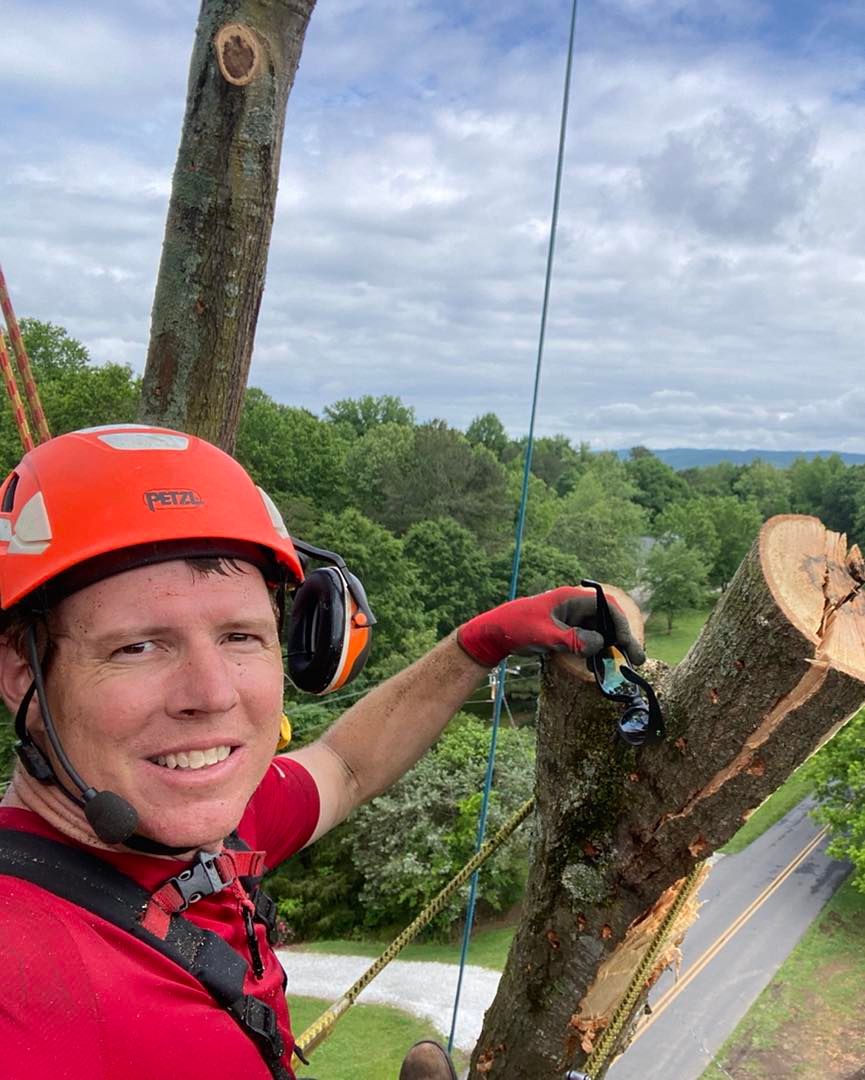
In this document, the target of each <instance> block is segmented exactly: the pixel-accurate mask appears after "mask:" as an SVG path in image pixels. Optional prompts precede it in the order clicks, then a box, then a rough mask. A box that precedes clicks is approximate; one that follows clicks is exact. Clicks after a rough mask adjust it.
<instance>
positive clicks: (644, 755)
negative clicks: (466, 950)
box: [470, 515, 865, 1080]
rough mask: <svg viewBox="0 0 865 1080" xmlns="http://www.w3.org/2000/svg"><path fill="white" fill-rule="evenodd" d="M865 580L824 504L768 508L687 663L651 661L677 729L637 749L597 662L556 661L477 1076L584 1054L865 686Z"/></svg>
mask: <svg viewBox="0 0 865 1080" xmlns="http://www.w3.org/2000/svg"><path fill="white" fill-rule="evenodd" d="M863 581H865V568H863V562H862V556H861V555H860V553H859V551H858V549H857V548H853V549H852V550H851V551H850V552H849V553H848V552H847V545H846V539H845V538H844V537H843V536H839V535H838V534H837V533H831V532H828V531H827V530H826V529H825V528H824V527H823V525H822V524H821V523H820V522H819V521H818V520H817V519H816V518H809V517H794V516H792V515H786V516H781V517H776V518H772V519H771V520H770V521H768V522H767V523H766V524H765V525H764V526H763V529H762V530H761V533H760V535H759V537H758V539H757V541H755V544H754V547H753V548H752V549H751V551H750V553H749V554H748V555H747V556H746V558H745V560H744V562H743V563H742V565H741V566H740V568H739V570H738V572H737V574H736V576H735V578H734V579H733V581H732V582H731V584H730V586H729V588H728V589H727V590H726V592H725V593H724V595H723V596H722V597H721V599H720V600H719V602H718V605H717V607H716V608H715V610H714V612H713V613H712V615H711V617H710V619H709V621H708V622H707V624H706V626H705V628H704V630H703V632H702V634H701V636H700V638H699V640H698V641H697V642H696V643H695V645H694V646H693V648H692V649H691V651H690V652H689V653H688V655H687V657H686V658H685V659H684V660H683V661H682V663H681V664H679V666H678V667H677V668H676V669H675V670H673V671H672V672H671V671H669V669H667V668H665V667H664V665H661V664H660V663H658V662H656V661H649V662H648V663H647V665H646V672H647V676H648V678H649V679H650V681H651V682H653V684H654V685H655V686H656V688H657V689H658V690H659V691H660V696H661V700H662V704H663V707H664V710H665V713H666V716H667V727H668V737H667V740H666V741H665V742H664V743H662V744H660V745H655V746H650V747H646V748H643V749H641V750H639V751H636V752H635V751H634V750H631V749H629V748H627V747H625V746H624V745H623V744H621V743H619V744H616V745H615V746H614V745H613V743H612V731H613V728H614V724H613V720H614V717H615V715H616V709H615V706H613V705H612V704H611V703H610V702H607V701H605V700H604V699H602V698H601V697H600V695H599V694H598V692H597V690H596V689H595V688H594V686H593V685H592V684H590V683H589V682H588V681H586V679H585V675H584V664H582V663H581V662H578V661H576V660H574V659H571V660H563V661H556V662H555V663H553V664H551V665H548V666H547V668H546V670H545V673H544V677H543V687H542V697H541V706H540V715H539V722H538V761H537V788H536V795H537V840H536V847H535V851H534V853H533V861H532V866H531V870H530V877H529V883H528V887H527V893H526V901H525V906H524V914H523V917H522V920H521V922H520V925H519V928H518V931H517V935H516V937H515V939H514V942H513V945H512V947H511V951H510V954H509V957H508V962H507V966H506V968H505V971H504V974H503V976H502V980H501V984H500V986H499V990H498V994H497V996H496V999H495V1001H494V1002H493V1005H492V1006H491V1008H490V1010H489V1012H488V1013H487V1016H486V1020H485V1023H484V1028H483V1032H482V1034H481V1037H480V1041H479V1043H478V1045H477V1047H476V1048H475V1052H474V1056H473V1059H472V1068H471V1074H470V1075H471V1076H472V1077H474V1076H479V1075H480V1076H486V1077H489V1078H491V1080H495V1078H498V1077H502V1078H503V1077H508V1078H526V1080H528V1078H531V1080H562V1078H563V1077H564V1075H565V1073H566V1071H567V1070H568V1069H579V1068H580V1066H581V1065H582V1064H583V1063H584V1062H585V1060H586V1058H587V1056H588V1052H589V1051H590V1050H591V1048H592V1046H593V1044H594V1042H595V1041H596V1039H597V1036H598V1033H599V1032H600V1031H602V1030H603V1029H604V1028H605V1027H606V1026H607V1024H608V1023H609V1021H610V1017H611V1015H612V1013H613V1011H614V1010H615V1008H616V1006H617V1004H618V1002H619V1001H620V999H621V997H622V996H623V994H624V992H625V989H626V987H627V986H628V983H629V982H630V979H631V976H632V974H633V971H634V969H635V967H636V966H637V964H638V963H639V960H640V958H641V956H642V954H643V952H644V951H645V948H646V947H647V944H648V941H649V940H651V937H652V936H653V930H654V927H655V926H656V925H657V924H658V922H659V921H660V919H661V918H662V917H663V915H664V913H665V911H666V910H667V909H668V908H669V906H670V904H671V903H672V900H673V897H674V895H675V889H673V888H671V886H675V885H676V883H677V882H679V881H681V880H682V879H683V878H684V877H685V876H686V875H687V874H688V873H689V872H690V870H691V869H692V868H693V867H694V865H695V864H696V863H697V862H699V861H700V860H703V859H705V858H706V857H707V856H708V855H710V854H711V853H712V852H713V851H714V850H715V849H716V848H718V847H720V846H721V845H722V844H724V843H725V842H726V841H727V840H728V839H729V838H730V837H731V836H732V835H733V833H735V832H736V830H737V829H738V828H739V826H740V825H741V824H742V822H743V821H744V819H745V818H746V817H747V816H748V814H749V812H750V811H751V810H752V809H753V808H754V807H756V806H758V805H759V804H760V803H761V802H762V801H763V800H764V799H765V798H766V797H767V796H768V795H769V794H771V792H773V791H774V790H775V789H776V788H777V787H778V786H779V785H780V784H781V783H782V782H783V781H784V780H785V779H786V777H787V776H789V774H790V773H791V772H792V771H793V770H794V769H795V768H796V767H797V766H798V765H800V764H801V763H802V762H803V761H804V760H805V759H806V758H807V757H808V756H809V755H810V754H811V753H813V752H814V750H815V749H817V747H818V746H820V745H821V744H822V743H823V742H824V741H825V740H826V739H828V738H829V737H831V735H833V734H834V732H835V731H836V730H837V729H838V727H839V726H840V725H841V724H842V723H843V722H844V721H845V720H846V719H847V718H848V717H850V716H851V715H852V714H853V713H854V712H855V711H856V710H857V709H858V707H859V706H860V704H861V703H862V701H863V700H865V593H863V591H862V590H861V586H862V583H863ZM581 669H583V670H581ZM691 916H693V907H692V911H691ZM684 921H685V922H687V921H688V919H687V915H686V918H685V920H684ZM683 932H684V928H683V926H682V925H679V926H678V927H677V934H678V937H679V939H681V935H682V933H683ZM671 958H672V957H671V955H670V952H669V951H668V955H667V956H666V957H665V959H664V963H668V962H669V961H670V960H671ZM660 967H661V965H658V966H656V968H655V970H654V971H653V972H652V973H651V976H650V977H649V979H648V980H647V984H646V986H645V987H644V988H643V992H642V994H641V996H640V998H639V1000H638V1001H637V1002H636V1004H635V1006H634V1008H633V1010H632V1012H631V1015H630V1022H629V1024H628V1025H626V1027H625V1030H624V1032H623V1035H622V1036H621V1037H620V1038H619V1039H618V1040H617V1046H616V1049H617V1050H618V1051H620V1050H621V1049H623V1047H624V1046H626V1045H627V1042H628V1040H629V1038H630V1037H631V1035H632V1033H633V1023H634V1022H635V1020H636V1017H637V1016H638V1015H639V1013H640V1011H641V1010H642V1008H643V1006H644V1004H645V996H646V994H647V993H648V987H649V985H650V983H651V982H652V981H653V980H654V978H656V977H657V975H658V974H659V973H660ZM609 1060H610V1059H608V1062H609ZM605 1072H606V1065H605V1066H604V1067H603V1068H602V1070H601V1071H600V1072H598V1073H597V1075H598V1076H602V1075H604V1073H605Z"/></svg>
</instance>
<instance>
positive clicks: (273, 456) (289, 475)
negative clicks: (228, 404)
mask: <svg viewBox="0 0 865 1080" xmlns="http://www.w3.org/2000/svg"><path fill="white" fill-rule="evenodd" d="M347 452H348V441H347V440H346V438H345V437H344V436H343V434H342V433H341V432H340V430H339V429H338V428H337V427H335V426H334V425H333V424H328V423H326V422H325V421H323V420H319V419H318V417H317V416H315V415H314V414H313V413H311V412H309V411H308V410H307V409H297V408H294V407H292V406H290V405H280V404H278V403H277V402H276V401H274V400H273V398H271V397H269V396H268V395H267V394H266V393H265V392H264V391H263V390H259V389H257V388H255V387H251V388H250V389H248V390H247V391H246V395H245V398H244V403H243V411H242V413H241V416H240V425H239V427H238V432H237V450H236V453H237V459H238V461H240V462H241V463H242V464H243V465H244V466H245V468H247V469H248V470H249V472H250V474H251V475H252V476H253V478H254V479H255V482H256V483H257V484H260V485H261V486H262V487H263V488H264V490H265V491H266V492H267V493H268V495H270V497H271V498H272V499H273V500H274V502H275V503H276V504H277V505H278V506H279V507H280V509H281V510H282V511H283V513H284V514H285V515H286V523H287V524H288V528H289V531H290V532H292V533H294V534H296V535H300V533H301V530H300V528H299V527H298V525H299V523H298V521H297V516H296V514H293V513H292V510H293V509H294V510H296V509H298V508H303V507H304V506H306V507H307V510H306V512H305V513H304V514H303V515H302V516H303V517H304V518H306V517H307V515H308V514H309V513H310V510H312V511H313V512H314V513H317V514H320V513H321V512H322V511H324V510H338V509H341V508H342V507H343V506H345V504H346V502H347V500H348V480H347V478H346V455H347ZM304 523H305V524H307V525H308V524H309V522H308V521H305V522H304Z"/></svg>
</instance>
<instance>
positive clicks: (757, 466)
mask: <svg viewBox="0 0 865 1080" xmlns="http://www.w3.org/2000/svg"><path fill="white" fill-rule="evenodd" d="M733 494H734V495H738V497H739V498H740V499H742V500H748V499H753V501H754V502H755V503H756V504H757V506H758V507H759V508H760V513H761V514H762V516H763V518H764V519H765V518H770V517H772V516H773V515H775V514H789V513H790V477H789V474H788V473H787V472H785V471H784V470H783V469H776V468H775V466H774V465H770V464H769V463H768V462H766V461H762V460H761V459H760V458H757V459H756V460H755V461H752V462H751V464H750V465H747V466H746V467H745V468H744V469H743V470H742V474H741V475H740V477H739V479H738V480H737V481H736V482H735V483H734V484H733Z"/></svg>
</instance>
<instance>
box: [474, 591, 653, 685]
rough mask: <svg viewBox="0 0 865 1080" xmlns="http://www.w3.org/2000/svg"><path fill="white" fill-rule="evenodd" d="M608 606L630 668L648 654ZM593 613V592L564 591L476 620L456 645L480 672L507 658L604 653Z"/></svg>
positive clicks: (614, 607)
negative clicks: (475, 664)
mask: <svg viewBox="0 0 865 1080" xmlns="http://www.w3.org/2000/svg"><path fill="white" fill-rule="evenodd" d="M607 603H608V604H609V608H610V615H611V616H612V619H613V625H614V626H615V628H616V645H617V646H618V647H619V648H620V649H621V650H622V652H623V653H625V655H626V656H627V657H628V660H629V661H630V663H631V664H632V665H636V664H642V663H643V661H644V660H645V659H646V654H645V653H644V652H643V650H642V649H641V648H640V646H639V644H638V643H637V641H636V640H635V638H634V636H633V634H632V633H631V628H630V626H628V620H627V619H626V618H625V615H624V612H623V611H622V609H621V608H620V607H619V605H618V604H617V603H616V601H615V600H614V599H613V598H612V597H611V596H608V597H607ZM597 611H598V607H597V596H596V595H595V590H594V589H580V588H572V587H570V586H563V587H562V588H560V589H551V590H550V591H549V592H545V593H540V594H539V595H538V596H525V597H522V598H521V599H519V600H511V601H509V602H508V603H507V604H501V605H500V606H499V607H496V608H493V609H492V611H485V612H484V613H483V614H482V615H476V616H475V617H474V618H473V619H470V620H469V621H468V622H467V623H463V625H462V626H461V627H460V628H459V629H458V630H457V641H458V642H459V644H460V646H461V647H462V650H463V652H465V653H468V655H469V656H470V657H471V658H472V660H475V661H477V663H479V664H481V665H483V667H495V666H496V664H498V663H500V661H502V660H504V658H505V657H506V656H510V654H511V653H519V654H520V655H521V656H531V655H536V654H539V653H541V654H542V653H548V652H570V653H576V654H577V656H594V654H595V653H598V652H600V651H601V649H602V648H603V647H604V639H603V637H602V636H601V635H600V634H599V633H598V631H597V630H596V629H595V627H596V626H597Z"/></svg>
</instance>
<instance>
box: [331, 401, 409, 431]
mask: <svg viewBox="0 0 865 1080" xmlns="http://www.w3.org/2000/svg"><path fill="white" fill-rule="evenodd" d="M324 415H325V416H326V417H327V418H328V420H330V421H332V422H333V423H334V424H338V425H341V426H343V427H345V428H347V429H349V430H350V431H352V432H354V434H355V435H364V434H366V432H367V431H369V430H370V428H374V427H376V426H377V425H378V424H405V425H407V426H408V427H412V426H413V425H414V409H413V408H411V406H410V405H404V404H403V402H402V401H401V399H400V398H398V397H393V396H392V395H391V394H383V395H382V396H381V397H374V396H373V395H372V394H364V396H363V397H359V398H342V399H341V400H340V401H335V402H334V403H333V405H328V406H327V407H326V408H325V410H324Z"/></svg>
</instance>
